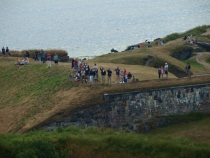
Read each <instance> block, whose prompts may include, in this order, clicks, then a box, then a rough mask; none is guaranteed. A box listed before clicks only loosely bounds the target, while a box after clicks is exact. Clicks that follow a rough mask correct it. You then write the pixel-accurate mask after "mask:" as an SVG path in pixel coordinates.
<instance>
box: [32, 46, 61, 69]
mask: <svg viewBox="0 0 210 158" xmlns="http://www.w3.org/2000/svg"><path fill="white" fill-rule="evenodd" d="M36 60H38V61H39V63H40V64H42V63H43V64H44V63H45V62H46V61H47V67H46V68H50V67H51V66H52V64H51V61H52V56H51V54H46V53H45V52H44V50H43V49H41V51H40V52H38V51H36V52H35V61H36ZM53 60H54V63H55V65H58V55H57V54H56V53H55V54H54V56H53Z"/></svg>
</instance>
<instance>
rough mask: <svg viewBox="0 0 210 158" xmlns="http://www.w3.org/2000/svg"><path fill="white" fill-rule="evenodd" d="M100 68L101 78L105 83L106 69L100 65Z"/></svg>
mask: <svg viewBox="0 0 210 158" xmlns="http://www.w3.org/2000/svg"><path fill="white" fill-rule="evenodd" d="M100 70H101V79H102V82H103V83H105V76H106V70H104V68H103V67H100Z"/></svg>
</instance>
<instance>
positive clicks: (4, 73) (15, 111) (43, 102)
mask: <svg viewBox="0 0 210 158" xmlns="http://www.w3.org/2000/svg"><path fill="white" fill-rule="evenodd" d="M208 32H209V30H207V32H206V33H205V35H206V34H208ZM200 36H201V37H202V39H204V35H200ZM200 36H198V37H200ZM207 39H208V38H207ZM177 45H182V42H181V38H178V39H176V40H172V41H170V42H168V43H166V44H165V45H163V46H157V45H155V44H153V47H151V48H149V49H147V48H140V49H135V50H131V51H126V52H120V53H111V54H107V55H102V56H99V57H97V58H94V59H92V60H88V61H84V62H87V63H88V64H89V65H90V67H92V66H93V65H94V63H96V64H97V65H98V66H99V67H100V66H102V67H104V68H110V69H111V70H114V69H115V68H116V67H117V66H119V67H120V69H121V70H123V69H126V70H127V71H128V72H129V71H130V72H131V73H132V74H133V75H134V76H135V77H136V78H138V79H139V82H138V83H136V84H132V83H128V84H115V83H114V82H115V75H114V74H113V77H112V85H107V84H101V83H99V84H87V85H83V84H81V83H77V82H73V83H70V82H69V79H68V75H69V73H70V72H72V73H73V74H74V72H73V70H72V69H71V68H70V66H71V63H59V66H55V65H53V66H52V68H50V69H46V68H45V64H38V62H37V61H32V60H31V62H30V64H28V65H26V66H20V67H19V68H17V67H15V66H14V62H15V60H16V58H15V57H2V58H0V71H1V74H0V84H1V91H0V100H1V102H0V120H1V126H0V133H11V132H12V133H13V132H26V131H28V130H30V129H31V128H33V127H37V126H39V125H41V124H42V123H44V122H50V121H53V120H56V119H58V118H61V117H65V116H66V115H67V114H68V113H70V111H71V110H77V109H81V108H82V107H84V106H90V105H95V104H97V103H100V102H103V94H104V93H112V92H123V91H132V90H140V89H151V88H159V87H169V86H176V85H186V84H195V83H205V82H210V79H209V76H199V75H200V74H208V73H209V69H208V67H206V66H203V65H202V63H198V62H197V61H196V54H195V55H193V56H192V57H191V58H190V59H188V60H185V61H183V60H182V61H181V60H177V59H175V58H173V57H171V56H170V55H169V54H170V53H169V52H170V49H172V48H174V47H176V46H177ZM148 56H152V57H153V60H152V61H151V64H150V65H148V66H147V65H146V64H145V62H143V61H144V60H145V58H148ZM208 57H209V56H208V53H205V58H208ZM165 62H167V63H168V64H169V72H170V73H169V79H165V78H164V79H161V80H159V79H157V78H158V75H157V68H156V66H158V67H160V66H162V65H164V63H165ZM187 62H190V63H191V67H192V68H191V71H192V73H193V75H194V77H193V78H190V79H189V78H177V77H176V76H175V75H174V74H173V72H175V73H176V74H177V73H179V72H180V73H181V72H184V67H185V65H186V63H187ZM170 67H172V68H173V69H170ZM170 70H171V71H172V72H171V71H170ZM99 79H100V75H99Z"/></svg>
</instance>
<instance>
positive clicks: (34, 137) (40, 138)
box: [0, 113, 210, 158]
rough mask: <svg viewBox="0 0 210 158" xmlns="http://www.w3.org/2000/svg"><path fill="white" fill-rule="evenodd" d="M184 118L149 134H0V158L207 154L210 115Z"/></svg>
mask: <svg viewBox="0 0 210 158" xmlns="http://www.w3.org/2000/svg"><path fill="white" fill-rule="evenodd" d="M187 118H188V119H192V120H194V121H192V122H191V123H188V124H179V125H172V126H170V127H165V128H160V129H157V130H155V131H153V132H151V133H149V134H136V133H127V132H125V131H114V130H111V129H105V128H93V127H89V128H85V129H84V128H82V127H68V128H66V129H63V128H58V129H57V130H56V131H54V132H44V131H37V132H28V133H24V134H16V135H13V134H8V135H0V137H1V139H0V149H1V152H0V157H7V158H10V157H11V158H12V157H17V158H19V157H21V158H28V157H40V158H41V157H50V158H67V157H74V158H86V157H99V158H106V157H113V158H121V157H124V158H137V157H145V158H149V157H161V158H162V157H163V158H166V157H171V158H177V157H183V158H184V157H185V158H186V157H189V158H192V157H199V158H207V157H209V156H210V134H209V132H208V131H209V130H210V125H209V121H210V115H209V114H206V115H204V114H199V113H197V114H196V113H195V114H193V115H188V116H187Z"/></svg>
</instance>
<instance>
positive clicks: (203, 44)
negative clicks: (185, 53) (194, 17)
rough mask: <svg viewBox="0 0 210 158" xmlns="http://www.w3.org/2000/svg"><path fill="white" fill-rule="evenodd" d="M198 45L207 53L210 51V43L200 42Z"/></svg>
mask: <svg viewBox="0 0 210 158" xmlns="http://www.w3.org/2000/svg"><path fill="white" fill-rule="evenodd" d="M197 45H198V46H201V47H203V48H205V49H206V51H210V44H209V43H203V42H198V43H197Z"/></svg>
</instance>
